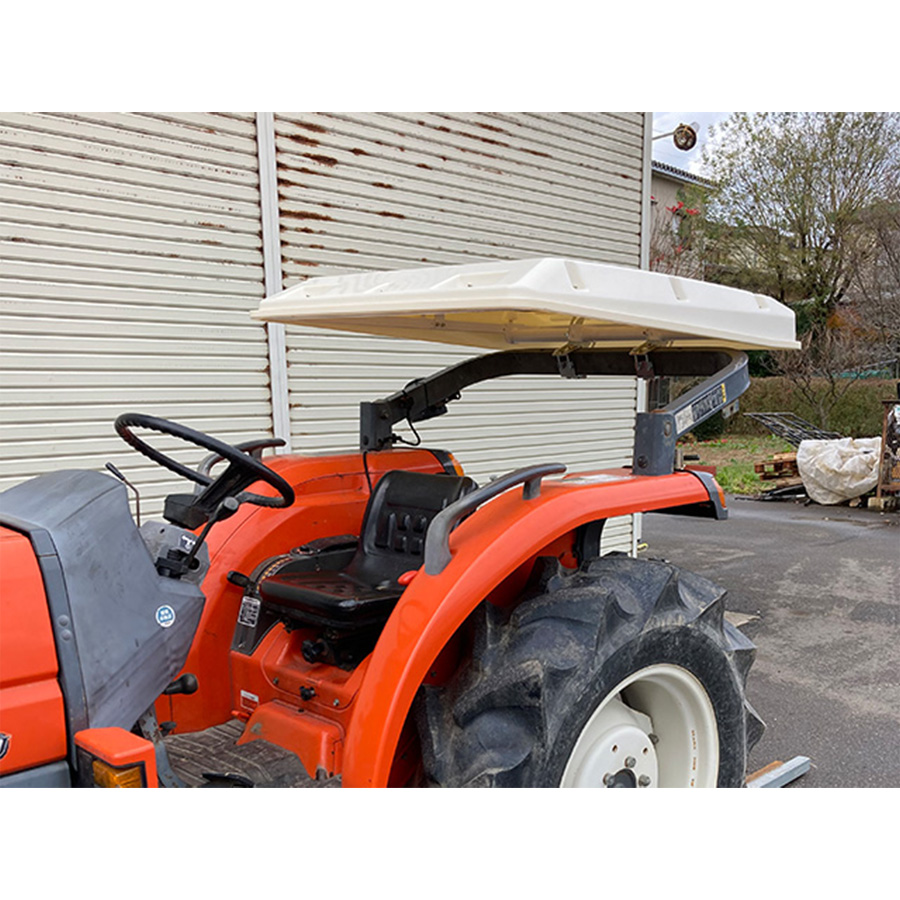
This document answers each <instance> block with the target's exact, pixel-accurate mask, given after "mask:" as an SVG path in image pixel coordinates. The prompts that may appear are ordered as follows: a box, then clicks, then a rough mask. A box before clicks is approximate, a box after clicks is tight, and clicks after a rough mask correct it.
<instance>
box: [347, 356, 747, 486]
mask: <svg viewBox="0 0 900 900" xmlns="http://www.w3.org/2000/svg"><path fill="white" fill-rule="evenodd" d="M739 359H743V368H741V366H740V365H736V361H738V360H739ZM637 360H638V358H637V357H636V356H635V355H633V354H632V353H630V352H628V351H627V350H608V349H579V350H568V349H567V351H566V352H565V353H564V354H563V355H560V353H559V352H558V351H553V350H507V351H503V352H501V353H489V354H487V355H485V356H478V357H475V358H474V359H469V360H465V361H464V362H461V363H457V364H456V365H454V366H450V367H449V368H446V369H442V370H441V371H439V372H435V373H434V374H433V375H429V376H428V377H426V378H420V379H416V380H415V381H411V382H410V383H409V384H408V385H406V387H405V388H403V390H400V391H397V392H396V393H394V394H391V395H390V396H389V397H385V398H383V399H381V400H374V401H367V402H363V403H361V404H360V433H359V445H360V449H361V450H362V451H373V450H384V449H387V448H389V447H390V446H391V445H392V444H393V443H394V441H396V440H397V438H396V436H395V435H394V433H393V426H394V425H396V424H397V423H398V422H404V421H408V422H411V423H412V422H421V421H424V420H425V419H430V418H433V417H434V416H440V415H443V414H444V413H445V412H446V411H447V404H448V403H449V402H450V401H451V400H456V399H458V398H459V396H460V394H461V392H462V391H463V390H464V389H465V388H467V387H469V386H470V385H473V384H478V383H479V382H481V381H487V380H490V379H492V378H500V377H503V376H505V375H556V376H560V375H562V376H564V377H568V378H584V377H587V376H595V375H607V376H614V377H615V376H617V377H620V378H622V377H626V378H627V377H631V378H633V377H634V376H635V374H636V373H637V374H638V375H639V377H649V376H650V375H651V374H652V376H672V377H690V376H697V375H706V376H711V377H708V379H707V381H704V382H703V384H702V385H700V386H699V387H698V388H695V389H694V390H693V391H690V392H689V393H688V394H686V395H685V396H684V397H681V398H679V399H678V400H677V401H675V403H672V404H669V406H667V407H666V408H665V409H664V410H658V411H657V412H654V413H640V414H639V415H638V427H637V430H636V433H637V436H638V437H639V439H640V442H641V447H642V449H641V452H640V453H638V451H637V445H636V448H635V472H639V473H640V474H647V475H649V474H662V473H661V472H656V471H649V469H657V468H666V463H665V461H664V460H660V459H657V457H658V456H659V454H660V453H662V454H663V455H666V454H668V455H669V459H668V471H669V472H671V471H672V468H673V466H674V457H675V440H676V439H677V436H679V435H678V434H676V430H677V429H678V424H679V422H682V423H683V422H684V421H687V419H688V418H689V417H690V416H693V418H692V419H691V424H690V425H689V426H688V427H687V428H684V429H682V430H681V431H680V434H683V433H685V432H686V431H689V430H690V427H692V426H693V425H694V424H696V423H698V422H700V421H702V420H703V419H705V418H708V417H709V416H710V415H712V414H713V413H714V412H716V411H717V410H719V409H721V408H722V407H723V406H726V405H729V404H730V403H731V402H732V401H733V400H735V399H736V398H737V397H738V395H739V394H740V393H742V392H743V391H744V390H746V388H747V385H748V384H749V379H748V378H747V377H746V362H747V358H746V356H745V355H744V354H743V353H740V354H737V353H734V352H732V351H724V350H654V351H651V352H649V353H647V354H646V355H642V356H641V358H640V361H641V369H640V370H639V371H638V370H637ZM732 370H734V371H732ZM741 372H743V373H744V374H743V376H741V374H740V373H741ZM720 385H721V387H720ZM741 385H742V386H741ZM713 389H716V390H718V391H719V394H718V395H717V396H721V397H723V398H724V397H727V401H726V400H723V402H722V403H719V404H718V405H715V406H714V407H712V408H710V409H709V411H708V412H705V410H706V409H707V407H708V406H709V404H710V402H711V399H710V397H709V396H708V395H710V393H711V391H712V390H713ZM723 391H724V392H725V393H723ZM661 414H665V415H661ZM648 416H649V417H655V418H652V419H647V418H646V417H648ZM666 416H669V417H670V418H669V419H666ZM676 416H679V417H680V418H679V422H676V421H675V418H676ZM657 419H658V420H660V421H657ZM664 419H665V420H666V421H668V422H669V426H668V430H669V432H670V434H665V432H666V426H665V422H664V421H663V420H664ZM670 438H671V441H670ZM662 439H664V440H662ZM661 440H662V443H661V446H660V447H659V448H657V446H656V445H657V444H659V443H660V441H661ZM670 443H671V453H669V444H670ZM639 457H646V459H647V463H648V464H647V465H644V466H640V467H639V466H638V460H639ZM650 463H653V464H652V465H650Z"/></svg>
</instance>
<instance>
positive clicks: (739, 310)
mask: <svg viewBox="0 0 900 900" xmlns="http://www.w3.org/2000/svg"><path fill="white" fill-rule="evenodd" d="M252 315H253V317H254V318H255V319H258V320H261V321H265V322H285V323H290V324H295V325H307V326H313V327H319V328H330V329H335V330H339V331H351V332H358V333H362V334H376V335H385V336H388V337H397V338H408V339H413V340H422V341H434V342H437V343H442V344H456V345H464V346H471V347H481V348H484V349H487V350H510V349H555V348H560V347H592V346H593V347H598V346H602V347H604V348H607V349H614V348H618V349H626V350H631V351H634V350H635V349H636V348H640V347H644V346H647V347H655V348H660V349H662V348H665V349H670V350H675V349H703V348H712V347H715V348H719V349H728V350H756V349H796V348H798V347H799V346H800V345H799V344H798V342H797V341H796V339H795V334H794V314H793V312H792V311H791V310H790V309H788V308H787V307H786V306H784V305H783V304H781V303H779V302H778V301H777V300H773V299H772V298H770V297H765V296H763V295H761V294H753V293H751V292H749V291H743V290H739V289H737V288H729V287H723V286H722V285H717V284H710V283H707V282H702V281H695V280H692V279H689V278H682V277H680V276H675V275H664V274H660V273H657V272H647V271H643V270H640V269H633V268H625V267H622V266H610V265H605V264H601V263H595V262H584V261H580V260H571V259H555V258H546V259H526V260H513V261H506V260H497V261H492V262H484V263H475V264H471V265H459V266H437V267H432V268H424V269H404V270H398V271H391V272H367V273H363V274H352V275H333V276H325V277H321V278H312V279H309V280H308V281H305V282H303V283H302V284H298V285H295V286H294V287H291V288H288V289H287V290H284V291H281V292H280V293H278V294H275V295H273V296H271V297H267V298H266V299H265V300H263V301H262V302H261V303H260V305H259V308H258V309H257V310H256V312H254V313H253V314H252Z"/></svg>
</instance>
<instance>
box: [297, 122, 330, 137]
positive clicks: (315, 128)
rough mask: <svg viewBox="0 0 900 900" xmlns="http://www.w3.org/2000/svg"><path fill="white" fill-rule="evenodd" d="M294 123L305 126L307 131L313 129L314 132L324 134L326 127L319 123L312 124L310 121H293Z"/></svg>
mask: <svg viewBox="0 0 900 900" xmlns="http://www.w3.org/2000/svg"><path fill="white" fill-rule="evenodd" d="M294 125H297V126H298V127H300V128H305V129H306V130H307V131H315V132H316V134H325V133H326V129H325V128H323V127H322V126H321V125H313V123H312V122H294Z"/></svg>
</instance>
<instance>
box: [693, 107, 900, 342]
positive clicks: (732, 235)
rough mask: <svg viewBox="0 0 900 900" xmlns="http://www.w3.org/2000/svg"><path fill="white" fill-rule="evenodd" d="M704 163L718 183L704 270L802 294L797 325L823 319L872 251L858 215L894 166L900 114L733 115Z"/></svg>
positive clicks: (786, 294)
mask: <svg viewBox="0 0 900 900" xmlns="http://www.w3.org/2000/svg"><path fill="white" fill-rule="evenodd" d="M704 162H705V165H706V167H707V173H708V174H709V175H710V176H711V177H712V179H713V180H714V181H715V182H716V184H717V187H716V189H715V190H714V191H713V192H712V193H711V196H710V198H709V203H708V206H707V217H708V219H709V223H710V226H711V229H712V230H711V231H710V234H713V236H714V238H715V243H716V244H717V248H718V257H719V260H720V263H721V264H720V266H719V269H718V271H716V272H714V273H713V275H712V277H713V278H715V280H720V281H725V282H728V283H736V284H739V285H740V286H744V287H751V288H754V287H756V285H758V288H757V289H762V290H764V291H765V292H766V293H770V294H773V295H774V296H776V297H777V298H778V299H779V300H782V301H785V302H788V303H791V302H795V301H805V305H804V306H803V307H802V308H800V309H798V319H799V320H800V322H799V324H800V328H801V331H803V330H805V329H806V327H807V326H812V325H815V324H819V325H821V324H823V323H824V322H826V321H827V319H828V317H829V316H830V315H831V314H832V313H833V312H834V310H835V308H836V307H837V306H838V304H840V303H841V301H842V300H843V299H844V297H845V296H846V295H847V292H848V289H849V288H850V286H851V284H852V283H853V281H854V279H855V278H856V277H857V275H858V273H859V271H860V267H861V266H863V265H864V264H865V263H866V261H867V258H868V254H869V253H870V252H871V250H872V241H871V233H870V229H869V226H868V224H867V223H866V213H867V212H868V211H870V210H872V209H874V208H875V207H876V206H877V205H878V204H879V203H880V202H881V201H883V199H884V198H885V197H886V196H887V195H888V192H889V186H890V185H891V184H892V179H894V178H895V177H896V173H897V171H898V166H900V115H898V114H896V113H810V112H804V113H754V114H749V113H735V114H734V115H732V116H731V117H729V118H728V119H727V120H726V121H725V122H724V123H722V125H721V126H719V128H718V129H715V130H714V131H713V134H712V140H711V142H710V144H708V145H707V149H706V151H705V155H704ZM754 282H756V284H754Z"/></svg>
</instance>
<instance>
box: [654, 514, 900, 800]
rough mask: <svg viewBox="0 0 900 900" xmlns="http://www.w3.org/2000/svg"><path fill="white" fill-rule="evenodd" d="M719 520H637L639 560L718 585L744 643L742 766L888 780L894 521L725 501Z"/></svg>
mask: <svg viewBox="0 0 900 900" xmlns="http://www.w3.org/2000/svg"><path fill="white" fill-rule="evenodd" d="M729 512H730V515H729V518H728V519H727V520H725V521H718V522H717V521H715V520H710V519H692V518H687V517H680V516H679V517H674V516H667V515H653V514H650V515H646V516H644V524H643V540H644V541H645V542H646V543H647V545H648V546H647V549H646V550H645V551H643V553H642V555H647V556H655V557H663V558H665V559H667V560H669V561H670V562H673V563H676V564H677V565H680V566H683V567H684V568H687V569H690V570H692V571H694V572H697V573H699V574H701V575H704V576H706V577H707V578H710V579H711V580H713V581H716V582H718V583H719V584H720V585H722V586H723V587H725V588H727V589H728V598H727V600H726V604H727V609H728V610H729V612H728V614H727V615H728V616H729V618H730V619H731V621H732V622H733V623H734V624H737V625H738V626H739V627H740V629H741V631H742V632H743V633H744V634H745V635H747V637H749V638H750V639H751V640H752V641H753V642H754V643H755V644H756V647H757V655H756V661H755V663H754V666H753V668H752V670H751V672H750V677H749V679H748V683H747V696H748V698H749V700H750V702H751V703H752V704H753V706H754V707H755V708H756V710H757V711H758V712H759V714H760V715H761V716H762V718H763V719H764V720H765V722H766V725H767V729H766V733H765V734H764V735H763V738H762V740H761V741H760V742H759V743H758V744H757V745H756V747H755V748H754V750H753V751H752V753H751V756H750V761H749V769H748V771H749V772H753V771H756V770H758V769H760V768H762V767H763V766H766V765H768V764H769V763H770V762H772V761H773V760H776V759H777V760H782V761H787V760H789V759H791V758H793V757H794V756H808V757H809V758H810V759H811V762H812V768H811V769H810V772H809V773H808V774H807V775H804V776H803V777H802V778H800V779H798V780H797V781H795V782H793V784H792V785H791V786H792V787H900V516H898V514H897V513H881V512H878V511H875V510H869V509H851V508H849V507H846V506H836V507H835V506H832V507H829V506H818V505H815V504H811V505H809V506H805V505H804V504H803V503H802V502H796V501H760V500H751V499H745V498H729Z"/></svg>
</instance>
